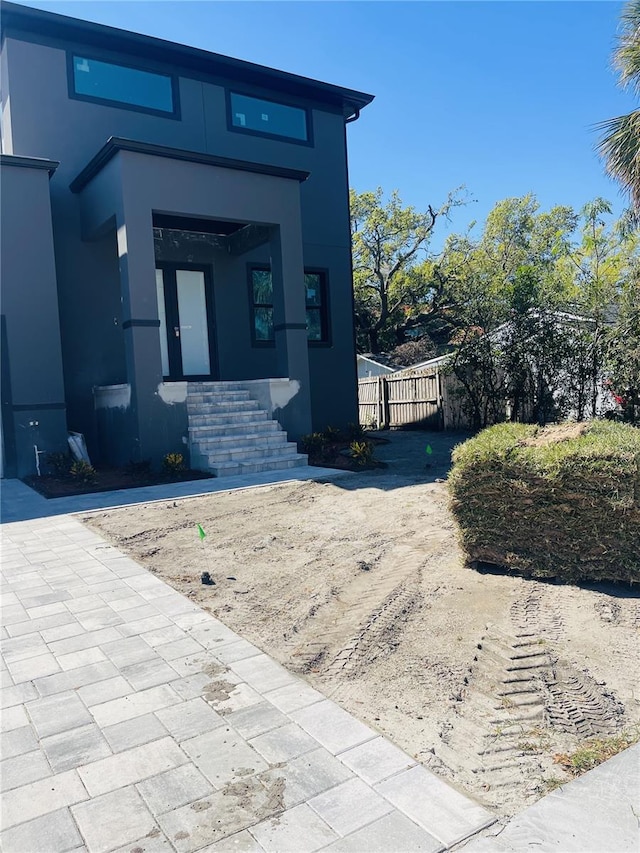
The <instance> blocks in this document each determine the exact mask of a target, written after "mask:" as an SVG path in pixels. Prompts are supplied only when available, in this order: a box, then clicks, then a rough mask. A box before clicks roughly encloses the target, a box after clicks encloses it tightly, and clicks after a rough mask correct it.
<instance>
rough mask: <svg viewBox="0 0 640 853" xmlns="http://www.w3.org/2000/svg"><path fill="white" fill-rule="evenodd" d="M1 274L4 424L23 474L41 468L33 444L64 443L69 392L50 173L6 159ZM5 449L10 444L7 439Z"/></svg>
mask: <svg viewBox="0 0 640 853" xmlns="http://www.w3.org/2000/svg"><path fill="white" fill-rule="evenodd" d="M0 182H1V184H2V192H1V193H0V205H1V207H0V223H1V225H2V232H1V242H0V278H1V280H2V314H3V317H4V323H3V325H4V327H5V330H6V331H5V334H6V340H5V341H4V346H3V350H4V352H3V360H4V361H5V364H4V366H3V380H4V382H6V383H8V387H4V388H3V394H2V396H3V409H4V412H3V426H4V435H5V438H7V437H8V438H9V439H10V438H11V433H12V432H13V433H14V438H15V454H16V456H15V459H13V460H12V459H10V458H9V457H8V456H7V459H6V467H7V472H8V473H10V472H11V468H12V466H15V471H16V473H17V474H18V476H23V475H25V474H31V473H34V472H35V457H34V450H33V446H34V444H35V445H38V447H39V448H40V449H42V450H44V451H46V452H54V451H60V450H64V449H65V448H66V422H65V410H64V402H65V393H64V384H63V378H62V356H61V347H60V326H59V320H58V301H57V292H56V273H55V263H54V249H53V234H52V227H51V208H50V204H49V175H48V173H47V171H46V170H42V169H30V168H25V167H16V166H10V165H2V166H1V167H0ZM5 449H6V450H7V451H10V448H9V447H8V446H7V445H6V444H5Z"/></svg>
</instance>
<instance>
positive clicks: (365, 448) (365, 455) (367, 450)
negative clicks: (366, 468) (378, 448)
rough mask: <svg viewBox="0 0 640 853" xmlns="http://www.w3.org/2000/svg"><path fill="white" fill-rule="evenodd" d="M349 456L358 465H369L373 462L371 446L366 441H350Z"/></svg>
mask: <svg viewBox="0 0 640 853" xmlns="http://www.w3.org/2000/svg"><path fill="white" fill-rule="evenodd" d="M349 449H350V450H351V456H352V458H353V459H355V461H356V462H357V463H358V465H370V464H371V462H373V444H371V443H370V442H368V441H352V442H351V444H350V445H349Z"/></svg>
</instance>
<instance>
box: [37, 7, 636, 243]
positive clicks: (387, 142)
mask: <svg viewBox="0 0 640 853" xmlns="http://www.w3.org/2000/svg"><path fill="white" fill-rule="evenodd" d="M26 5H31V6H37V7H39V8H43V9H48V10H50V11H53V12H59V13H61V14H66V15H75V16H76V17H80V18H86V19H87V20H92V21H97V22H99V23H104V24H109V25H111V26H117V27H123V28H126V29H131V30H135V31H138V32H142V33H147V34H149V35H154V36H158V37H160V38H166V39H170V40H173V41H179V42H183V43H185V44H190V45H194V46H196V47H201V48H205V49H208V50H213V51H216V52H219V53H225V54H228V55H230V56H236V57H239V58H241V59H247V60H250V61H253V62H258V63H261V64H265V65H270V66H272V67H275V68H282V69H284V70H286V71H292V72H295V73H298V74H303V75H305V76H308V77H315V78H317V79H320V80H326V81H327V82H331V83H338V84H340V85H344V86H348V87H351V88H354V89H361V90H363V91H365V92H370V93H372V94H375V96H376V99H375V101H374V102H373V104H371V105H370V106H369V107H367V108H366V109H365V110H364V111H363V112H362V115H361V117H360V119H359V121H357V122H355V123H354V124H351V125H350V126H349V158H350V177H351V185H352V186H353V187H354V188H355V189H357V190H358V191H363V190H367V189H375V188H376V187H377V186H378V185H379V186H382V187H383V188H384V189H385V191H387V192H389V191H391V190H392V189H398V190H399V191H400V194H401V197H402V199H403V200H404V201H405V202H406V203H409V204H413V205H415V206H416V207H418V208H423V209H424V208H426V206H427V205H428V204H432V205H434V206H436V205H438V204H440V203H441V202H442V201H443V200H444V198H446V196H447V193H448V192H449V191H450V190H452V189H454V188H455V187H457V186H459V185H461V184H464V185H465V186H466V188H467V190H468V192H469V194H470V195H471V196H473V197H474V198H475V199H476V200H477V201H475V202H474V203H472V204H469V205H468V206H466V207H465V208H462V209H459V210H457V211H455V212H454V214H453V217H452V222H451V224H450V225H446V224H444V223H443V225H442V226H441V227H440V229H439V233H438V234H437V236H436V238H435V240H434V243H435V244H439V243H440V242H441V240H442V239H443V238H444V236H445V235H446V233H447V232H449V231H451V230H456V231H460V230H464V229H465V228H466V226H467V225H468V223H469V222H470V221H471V220H472V219H476V220H478V222H482V220H483V219H484V217H485V216H486V214H487V213H488V211H489V210H490V209H491V207H492V206H493V205H494V204H495V203H496V202H497V201H499V200H500V199H502V198H505V197H507V196H515V195H523V194H525V193H527V192H534V193H535V194H536V195H537V196H538V198H539V200H540V203H541V205H542V207H543V208H548V207H550V206H552V205H554V204H570V205H573V206H574V207H580V206H582V205H583V204H584V203H585V202H587V201H588V200H590V199H591V198H593V197H595V196H597V195H601V196H604V197H605V198H608V199H610V200H611V201H612V202H613V203H614V206H615V209H616V212H620V211H621V210H622V208H623V206H624V205H623V199H622V198H621V196H620V194H619V192H618V188H617V186H616V185H615V184H613V183H612V182H611V181H609V180H608V179H607V178H606V177H605V175H604V173H603V169H602V165H601V163H600V161H599V159H598V157H597V155H596V153H595V151H594V143H595V140H596V138H597V134H596V133H595V132H594V130H593V125H594V124H595V123H596V122H598V121H600V120H602V119H606V118H609V117H611V116H614V115H618V114H620V113H623V112H628V111H630V110H631V109H632V108H635V106H636V104H635V103H634V101H633V99H632V97H631V95H630V94H628V93H624V92H622V91H621V90H620V89H619V88H618V86H617V85H616V74H615V72H614V71H613V69H612V66H611V52H612V49H613V47H614V44H615V37H616V32H617V28H618V20H619V14H620V10H621V8H622V4H621V3H618V2H580V0H567V2H557V0H556V1H555V2H526V0H511V1H510V2H481V0H477V2H473V0H469V1H468V2H457V0H445V2H397V0H395V1H394V2H327V0H325V2H295V0H290V2H272V1H271V0H263V2H252V0H246V2H245V0H235V2H209V0H198V2H191V0H181V2H172V1H171V0H166V2H158V0H144V2H129V0H111V2H97V0H96V2H84V0H77V2H75V0H71V2H35V0H34V2H29V3H28V4H26Z"/></svg>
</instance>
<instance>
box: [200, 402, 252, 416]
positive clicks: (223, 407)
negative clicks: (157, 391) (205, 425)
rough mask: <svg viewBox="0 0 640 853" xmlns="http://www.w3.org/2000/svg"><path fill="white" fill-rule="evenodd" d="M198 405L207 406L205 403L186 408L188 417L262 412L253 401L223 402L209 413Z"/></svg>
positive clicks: (217, 404)
mask: <svg viewBox="0 0 640 853" xmlns="http://www.w3.org/2000/svg"><path fill="white" fill-rule="evenodd" d="M200 405H203V406H207V405H208V404H207V403H202V404H200V403H198V404H197V405H192V406H188V407H187V411H188V413H189V417H194V416H198V415H201V414H220V415H230V414H234V413H235V412H261V411H264V410H263V409H261V408H260V406H259V405H258V404H257V403H256V401H255V400H225V401H224V402H221V403H216V404H215V408H212V409H211V411H207V409H205V410H204V412H203V411H202V410H201V408H200Z"/></svg>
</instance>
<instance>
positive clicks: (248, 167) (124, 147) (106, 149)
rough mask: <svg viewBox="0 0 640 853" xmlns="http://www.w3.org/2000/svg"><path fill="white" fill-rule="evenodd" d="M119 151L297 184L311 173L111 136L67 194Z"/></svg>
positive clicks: (92, 175) (89, 177)
mask: <svg viewBox="0 0 640 853" xmlns="http://www.w3.org/2000/svg"><path fill="white" fill-rule="evenodd" d="M119 151H131V152H134V153H136V154H151V155H153V156H154V157H166V158H168V159H170V160H182V161H185V162H187V163H202V164H203V165H205V166H219V167H221V168H223V169H233V170H236V171H240V172H253V173H256V174H259V175H272V176H274V177H276V178H289V179H290V180H294V181H299V182H300V183H302V182H303V181H306V180H307V178H308V177H309V175H310V174H311V173H310V172H305V171H303V170H300V169H287V168H283V167H281V166H271V165H269V164H267V163H254V162H253V161H251V160H236V159H234V158H232V157H219V156H218V155H216V154H206V153H204V152H202V151H188V150H186V149H183V148H170V147H168V146H166V145H154V144H152V143H150V142H138V141H136V140H134V139H122V138H121V137H119V136H111V137H110V138H109V139H108V140H107V142H106V143H105V144H104V145H103V146H102V148H101V149H100V150H99V151H98V153H97V154H96V155H95V157H92V158H91V160H90V161H89V162H88V163H87V165H86V166H85V167H84V169H83V170H82V171H81V172H80V173H79V174H78V175H77V176H76V177H75V178H74V179H73V181H71V183H70V184H69V189H70V190H71V192H72V193H79V192H82V190H83V189H84V188H85V187H86V186H87V184H88V183H89V181H91V180H92V179H93V178H95V176H96V175H98V174H99V173H100V172H101V171H102V169H103V168H104V167H105V166H106V165H107V163H108V162H109V161H110V160H111V159H112V158H113V157H114V156H115V155H116V154H117V153H118V152H119Z"/></svg>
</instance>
